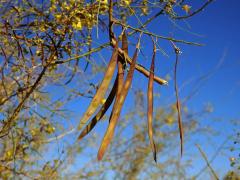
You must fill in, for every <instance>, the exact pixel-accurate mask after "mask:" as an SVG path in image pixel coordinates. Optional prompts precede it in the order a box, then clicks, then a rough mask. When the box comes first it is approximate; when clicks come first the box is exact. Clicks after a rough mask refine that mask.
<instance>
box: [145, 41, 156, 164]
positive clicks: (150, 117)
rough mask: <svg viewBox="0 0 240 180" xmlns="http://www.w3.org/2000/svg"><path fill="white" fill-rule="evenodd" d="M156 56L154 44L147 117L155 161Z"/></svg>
mask: <svg viewBox="0 0 240 180" xmlns="http://www.w3.org/2000/svg"><path fill="white" fill-rule="evenodd" d="M155 56H156V46H155V44H154V48H153V57H152V63H151V68H150V75H149V81H148V93H147V94H148V96H147V102H148V111H147V117H148V136H149V140H150V144H151V148H152V152H153V158H154V161H155V162H157V152H156V146H155V143H154V139H153V127H152V121H153V81H154V79H153V77H154V64H155Z"/></svg>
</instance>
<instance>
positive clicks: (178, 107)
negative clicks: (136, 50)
mask: <svg viewBox="0 0 240 180" xmlns="http://www.w3.org/2000/svg"><path fill="white" fill-rule="evenodd" d="M170 42H171V43H172V45H173V48H174V50H175V54H176V60H175V66H174V88H175V94H176V99H177V102H176V107H177V113H178V128H179V136H180V141H181V156H182V154H183V136H184V135H183V126H182V116H181V103H180V100H179V95H178V85H177V67H178V58H179V54H180V53H181V51H180V49H179V48H178V47H177V46H176V45H175V44H174V43H173V42H172V41H170Z"/></svg>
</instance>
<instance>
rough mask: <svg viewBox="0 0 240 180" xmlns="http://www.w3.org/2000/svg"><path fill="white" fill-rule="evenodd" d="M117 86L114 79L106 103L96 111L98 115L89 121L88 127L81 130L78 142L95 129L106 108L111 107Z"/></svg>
mask: <svg viewBox="0 0 240 180" xmlns="http://www.w3.org/2000/svg"><path fill="white" fill-rule="evenodd" d="M117 85H118V78H116V79H115V81H114V85H113V87H112V90H111V92H110V94H109V96H108V97H107V99H106V101H105V102H104V104H103V106H102V107H101V109H100V110H99V111H98V113H97V114H96V115H95V116H94V117H93V118H92V119H91V120H90V121H89V123H88V125H87V126H86V127H85V128H84V129H83V131H82V132H81V134H80V135H79V137H78V140H79V141H80V140H81V139H82V138H83V137H85V136H86V135H87V134H88V133H89V132H91V130H92V129H93V128H94V127H95V125H96V124H97V123H98V121H99V120H100V119H102V117H103V116H104V114H105V113H106V112H107V110H108V108H109V107H110V106H111V104H112V102H113V100H114V97H115V96H116V92H117Z"/></svg>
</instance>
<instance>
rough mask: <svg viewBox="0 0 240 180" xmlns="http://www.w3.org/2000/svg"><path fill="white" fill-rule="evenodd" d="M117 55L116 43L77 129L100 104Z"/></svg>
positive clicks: (112, 72) (80, 127)
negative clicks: (97, 87) (101, 78)
mask: <svg viewBox="0 0 240 180" xmlns="http://www.w3.org/2000/svg"><path fill="white" fill-rule="evenodd" d="M117 57H118V46H117V45H116V47H115V48H114V51H113V54H112V57H111V60H110V62H109V64H108V67H107V70H106V73H105V76H104V78H103V81H102V83H101V84H100V86H99V89H98V90H97V92H96V94H95V95H94V97H93V99H92V101H91V103H90V105H89V107H88V109H87V111H86V112H85V114H84V115H83V117H82V119H81V121H80V123H79V126H78V130H80V129H82V127H83V126H84V125H85V124H86V123H87V121H88V119H89V118H90V117H91V116H92V115H93V113H94V112H95V111H96V110H97V108H98V106H99V105H100V104H101V101H102V99H103V97H104V95H105V94H106V91H107V88H108V86H109V83H110V81H111V79H112V76H113V74H114V70H115V68H116V64H117Z"/></svg>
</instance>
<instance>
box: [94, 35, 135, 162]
mask: <svg viewBox="0 0 240 180" xmlns="http://www.w3.org/2000/svg"><path fill="white" fill-rule="evenodd" d="M139 45H140V38H139V42H138V44H137V47H136V50H135V53H134V57H133V61H132V64H131V66H130V70H129V72H128V74H127V78H126V81H125V83H124V86H123V87H122V89H121V94H120V96H119V98H116V107H114V109H113V111H112V115H111V117H110V123H109V126H108V129H107V132H106V133H105V135H104V138H103V140H102V144H101V146H100V148H99V150H98V160H101V159H102V158H103V155H104V153H105V151H106V149H107V147H108V145H109V143H110V142H111V140H112V138H113V135H114V130H115V127H116V125H117V121H118V119H119V116H120V113H121V110H122V106H123V103H124V101H125V99H126V96H127V94H128V90H129V88H130V86H131V83H132V78H133V74H134V70H135V65H136V61H137V56H138V51H139Z"/></svg>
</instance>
